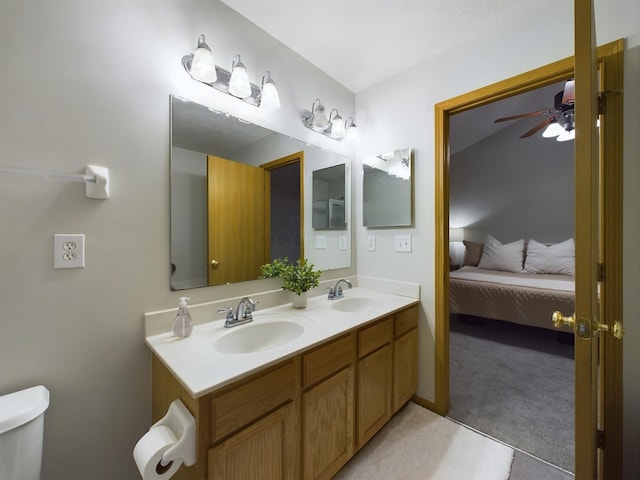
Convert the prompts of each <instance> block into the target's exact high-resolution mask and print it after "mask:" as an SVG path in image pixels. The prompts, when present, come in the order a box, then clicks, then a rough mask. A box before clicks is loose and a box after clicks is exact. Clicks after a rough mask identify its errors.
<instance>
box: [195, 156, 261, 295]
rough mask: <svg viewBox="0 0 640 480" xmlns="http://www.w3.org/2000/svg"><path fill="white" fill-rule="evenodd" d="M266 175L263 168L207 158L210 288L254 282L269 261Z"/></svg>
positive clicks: (218, 158)
mask: <svg viewBox="0 0 640 480" xmlns="http://www.w3.org/2000/svg"><path fill="white" fill-rule="evenodd" d="M266 175H267V173H266V172H265V170H264V169H262V168H259V167H253V166H251V165H245V164H243V163H240V162H234V161H231V160H226V159H224V158H220V157H215V156H213V155H208V157H207V188H208V206H209V211H208V220H209V222H208V223H209V226H208V235H209V240H208V242H209V253H208V258H209V285H221V284H225V283H232V282H244V281H247V280H255V279H257V278H258V277H259V276H260V267H261V266H262V265H264V264H265V263H267V262H268V259H267V257H266V253H265V252H266V250H267V246H268V243H267V239H268V235H267V228H268V227H267V225H266V222H265V197H266V192H265V184H266V181H265V178H266ZM223 199H224V201H223ZM229 205H233V208H229Z"/></svg>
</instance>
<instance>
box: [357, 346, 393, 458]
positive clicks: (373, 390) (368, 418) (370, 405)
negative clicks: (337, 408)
mask: <svg viewBox="0 0 640 480" xmlns="http://www.w3.org/2000/svg"><path fill="white" fill-rule="evenodd" d="M392 362H393V357H392V352H391V345H386V346H384V347H382V348H380V349H379V350H376V351H375V352H373V353H372V354H370V355H368V356H366V357H365V358H363V359H362V360H360V361H358V377H357V378H358V380H357V383H358V388H357V392H358V408H357V410H356V411H357V412H358V413H357V415H358V427H357V428H358V437H357V438H358V448H362V446H363V445H364V444H365V443H367V442H368V441H369V440H370V439H371V437H373V436H374V435H375V434H376V432H378V430H380V429H381V428H382V426H383V425H384V424H385V423H387V421H389V419H390V418H391V390H392V377H391V375H392V371H393V365H392Z"/></svg>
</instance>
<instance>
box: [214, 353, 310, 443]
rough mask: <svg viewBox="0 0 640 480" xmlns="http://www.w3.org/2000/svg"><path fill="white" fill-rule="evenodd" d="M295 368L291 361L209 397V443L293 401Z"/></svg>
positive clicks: (296, 381)
mask: <svg viewBox="0 0 640 480" xmlns="http://www.w3.org/2000/svg"><path fill="white" fill-rule="evenodd" d="M298 365H299V363H298V361H297V359H294V360H292V361H289V362H287V363H284V364H283V365H281V366H279V367H277V368H275V369H274V370H271V371H269V372H267V373H264V374H262V375H259V376H257V377H254V378H252V379H250V380H248V381H247V382H245V383H243V384H241V385H238V386H237V387H234V388H233V389H231V390H228V391H226V392H224V393H222V394H220V395H216V396H215V397H214V398H212V399H211V404H210V407H211V441H212V443H214V442H216V441H218V440H220V439H221V438H223V437H225V436H227V435H229V434H230V433H233V432H235V431H236V430H238V429H240V428H242V427H243V426H245V425H247V424H249V423H250V422H252V421H254V420H255V419H257V418H259V417H261V416H262V415H264V414H266V413H268V412H270V411H271V410H273V409H275V408H276V407H278V406H280V405H282V404H284V403H286V402H288V401H289V400H292V399H294V398H295V396H296V385H297V384H298V374H297V373H298V368H297V366H298Z"/></svg>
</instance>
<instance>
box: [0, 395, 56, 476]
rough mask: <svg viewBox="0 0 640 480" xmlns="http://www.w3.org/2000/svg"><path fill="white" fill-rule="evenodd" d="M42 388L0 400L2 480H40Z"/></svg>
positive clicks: (45, 403) (44, 405)
mask: <svg viewBox="0 0 640 480" xmlns="http://www.w3.org/2000/svg"><path fill="white" fill-rule="evenodd" d="M48 406H49V390H47V389H46V388H45V387H43V386H42V385H38V386H36V387H31V388H27V389H25V390H20V391H18V392H14V393H9V394H7V395H3V396H0V480H39V479H40V468H41V466H42V440H43V434H44V412H45V410H46V409H47V407H48Z"/></svg>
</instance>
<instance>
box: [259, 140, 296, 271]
mask: <svg viewBox="0 0 640 480" xmlns="http://www.w3.org/2000/svg"><path fill="white" fill-rule="evenodd" d="M293 163H298V164H299V165H300V173H299V177H300V178H299V180H300V258H305V257H304V243H305V242H304V150H300V151H299V152H295V153H292V154H291V155H287V156H286V157H281V158H278V159H276V160H272V161H271V162H267V163H263V164H262V165H260V168H264V169H265V170H266V172H267V174H268V175H269V176H270V175H271V171H272V170H275V169H276V168H280V167H284V166H285V165H291V164H293ZM265 223H266V225H267V232H269V235H268V236H267V239H266V240H267V241H266V246H265V258H267V259H269V258H271V253H270V252H271V234H270V232H271V228H270V225H271V182H270V181H269V182H267V185H266V188H265ZM294 260H297V258H296V259H294Z"/></svg>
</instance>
